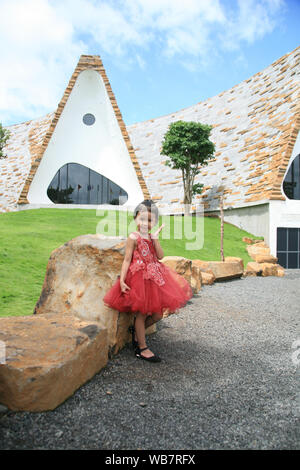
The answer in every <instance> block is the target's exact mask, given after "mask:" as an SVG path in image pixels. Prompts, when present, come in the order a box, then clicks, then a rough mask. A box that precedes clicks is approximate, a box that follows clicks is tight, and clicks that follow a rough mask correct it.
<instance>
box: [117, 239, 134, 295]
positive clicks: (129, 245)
mask: <svg viewBox="0 0 300 470" xmlns="http://www.w3.org/2000/svg"><path fill="white" fill-rule="evenodd" d="M134 246H135V240H134V239H133V238H132V237H131V234H130V235H129V237H128V238H127V242H126V247H125V256H124V260H123V263H122V267H121V274H120V287H121V291H122V292H125V291H126V290H130V287H129V286H127V284H125V278H126V275H127V271H128V268H129V266H130V263H131V258H132V253H133V250H134Z"/></svg>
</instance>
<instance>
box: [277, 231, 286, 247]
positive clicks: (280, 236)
mask: <svg viewBox="0 0 300 470" xmlns="http://www.w3.org/2000/svg"><path fill="white" fill-rule="evenodd" d="M286 250H287V230H286V228H283V227H278V229H277V251H286Z"/></svg>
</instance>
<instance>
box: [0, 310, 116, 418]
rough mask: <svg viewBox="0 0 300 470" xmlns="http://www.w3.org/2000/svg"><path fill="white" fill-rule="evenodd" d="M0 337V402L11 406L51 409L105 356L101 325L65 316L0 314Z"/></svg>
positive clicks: (97, 368)
mask: <svg viewBox="0 0 300 470" xmlns="http://www.w3.org/2000/svg"><path fill="white" fill-rule="evenodd" d="M0 340H1V341H3V343H4V344H5V361H4V363H2V364H0V403H2V404H4V405H5V406H7V407H8V408H9V409H11V410H28V411H45V410H53V409H54V408H56V407H57V406H58V405H59V404H61V403H62V402H63V401H65V400H66V398H68V397H69V396H70V395H72V394H73V393H74V391H75V390H77V389H78V388H79V387H80V386H81V385H82V384H84V383H85V382H86V381H87V380H89V379H91V378H92V377H93V376H94V375H95V374H96V373H97V372H98V371H100V369H102V368H103V367H104V366H105V365H106V363H107V359H108V345H107V329H104V328H103V327H102V326H101V325H100V324H99V323H98V322H96V321H91V320H80V319H78V318H76V317H74V316H73V315H71V314H61V313H47V314H45V315H30V316H24V317H8V318H0Z"/></svg>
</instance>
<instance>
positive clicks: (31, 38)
mask: <svg viewBox="0 0 300 470" xmlns="http://www.w3.org/2000/svg"><path fill="white" fill-rule="evenodd" d="M227 5H228V4H227ZM283 6H284V2H283V0H236V3H234V4H233V3H232V4H231V8H230V9H228V8H226V9H225V4H224V2H223V1H222V0H185V1H183V0H115V1H112V0H63V1H62V0H0V44H1V50H0V60H1V62H0V63H1V74H0V111H1V120H2V122H3V121H6V122H7V121H8V122H10V120H11V119H15V117H16V116H20V118H21V117H22V118H23V116H29V118H31V117H32V118H34V117H37V116H38V115H43V114H46V113H47V112H49V111H52V110H54V109H55V108H56V106H57V104H58V101H59V100H60V98H61V96H62V93H63V91H64V87H65V86H66V85H67V83H68V80H69V78H70V75H71V73H72V72H73V70H74V68H75V66H76V64H77V61H78V59H79V57H80V55H81V54H89V53H92V54H100V55H101V54H102V53H106V54H107V55H110V56H111V57H112V58H113V59H114V60H115V63H117V64H120V66H122V64H125V66H126V67H130V66H131V67H132V66H139V67H140V68H141V69H146V68H147V55H146V53H147V51H149V50H150V48H153V46H155V48H156V51H157V53H159V54H160V55H161V56H163V57H164V58H165V60H169V61H172V60H174V59H176V62H177V64H181V65H182V66H184V67H186V68H187V69H188V70H190V71H193V70H196V68H197V67H198V66H199V65H201V66H202V67H203V66H205V63H206V61H209V60H212V58H213V57H217V56H218V54H220V52H221V51H222V48H225V49H239V48H240V45H241V44H243V43H244V42H246V43H252V42H253V41H255V40H257V39H258V38H262V37H263V36H264V35H265V34H267V33H269V32H271V31H272V30H273V29H274V27H275V25H276V21H277V18H278V15H279V13H280V11H281V9H282V7H283ZM91 51H92V52H91Z"/></svg>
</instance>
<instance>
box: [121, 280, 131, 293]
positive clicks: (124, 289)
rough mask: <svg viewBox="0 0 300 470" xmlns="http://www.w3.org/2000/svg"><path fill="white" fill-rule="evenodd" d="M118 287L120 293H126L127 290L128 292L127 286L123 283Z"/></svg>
mask: <svg viewBox="0 0 300 470" xmlns="http://www.w3.org/2000/svg"><path fill="white" fill-rule="evenodd" d="M120 287H121V291H122V292H123V293H126V292H127V290H130V287H129V286H127V284H125V282H124V281H120Z"/></svg>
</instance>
